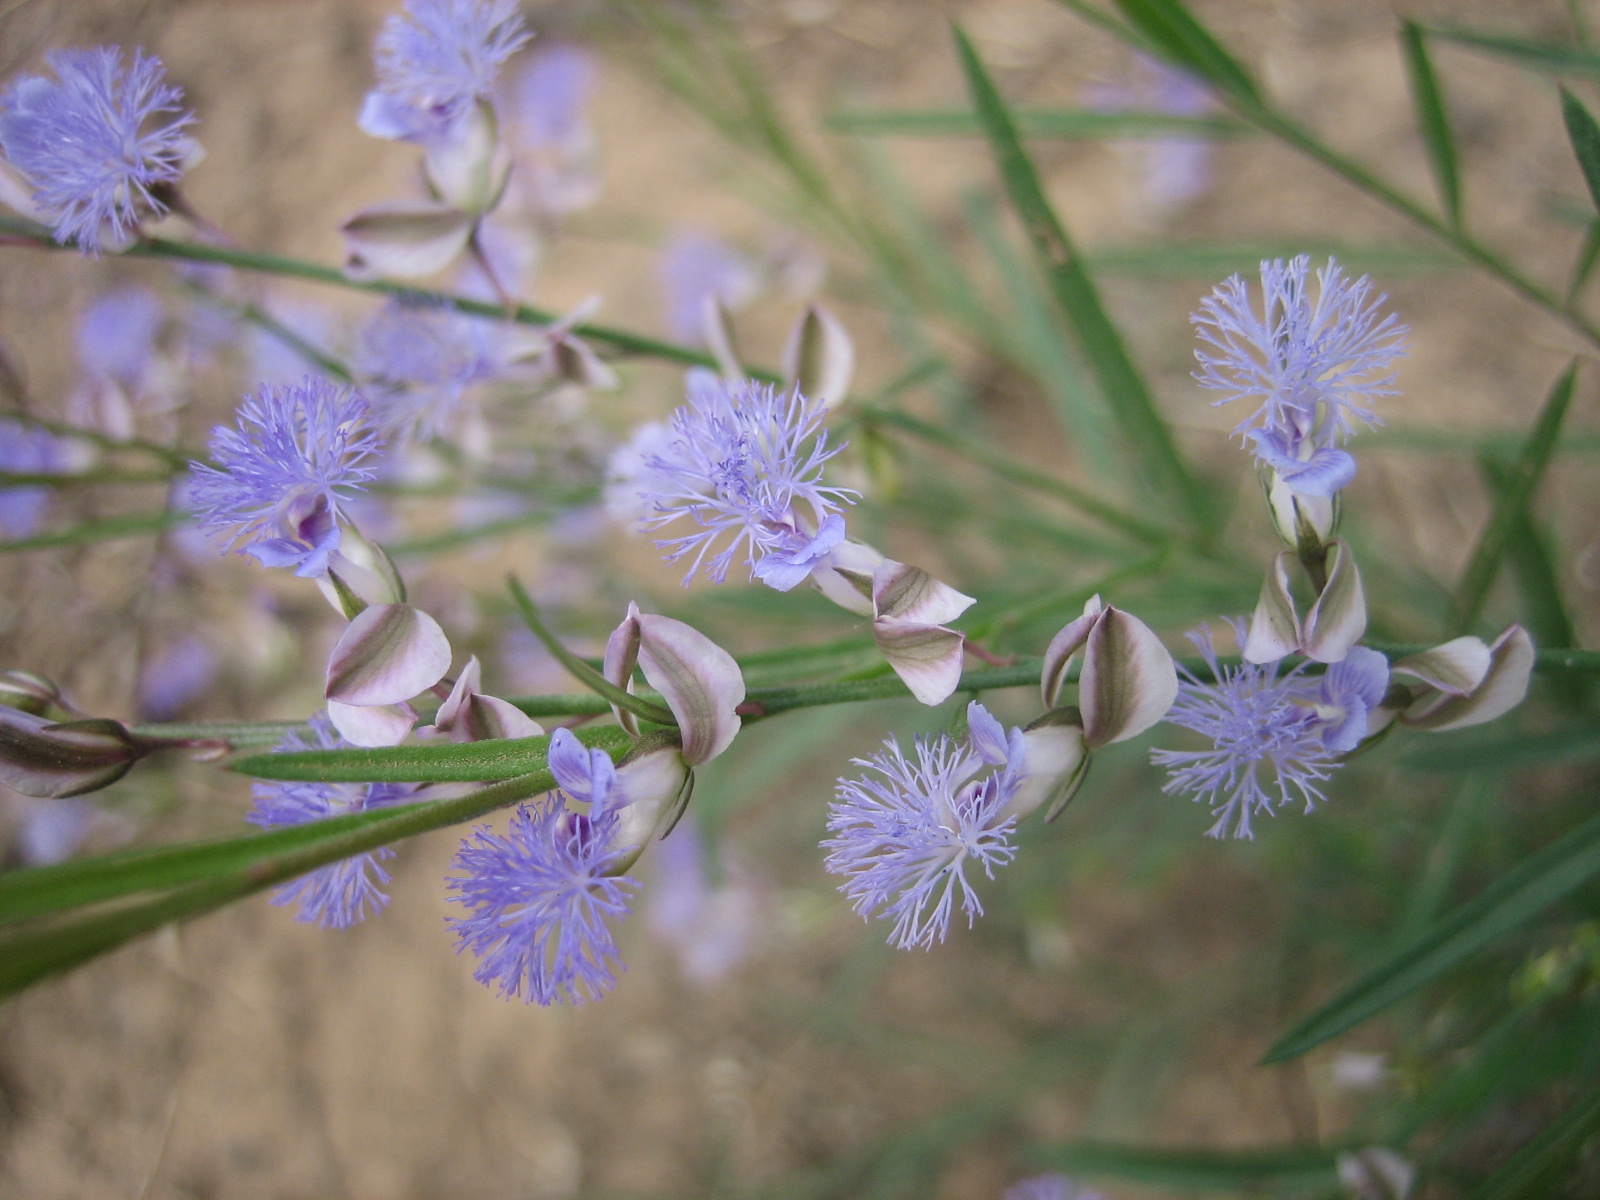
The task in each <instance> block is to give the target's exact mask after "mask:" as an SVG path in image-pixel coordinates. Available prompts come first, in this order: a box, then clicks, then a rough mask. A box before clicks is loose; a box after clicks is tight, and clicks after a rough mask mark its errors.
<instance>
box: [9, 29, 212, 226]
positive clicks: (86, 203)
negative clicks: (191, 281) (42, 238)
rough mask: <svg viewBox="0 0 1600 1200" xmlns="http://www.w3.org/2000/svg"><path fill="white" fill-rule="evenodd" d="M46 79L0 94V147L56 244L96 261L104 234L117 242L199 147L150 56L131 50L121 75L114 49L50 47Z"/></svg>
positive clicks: (153, 209) (28, 80)
mask: <svg viewBox="0 0 1600 1200" xmlns="http://www.w3.org/2000/svg"><path fill="white" fill-rule="evenodd" d="M45 61H47V62H48V63H49V64H50V66H51V68H52V69H53V70H54V71H55V73H56V78H55V79H49V78H46V77H45V76H42V75H26V76H24V77H23V78H21V79H18V80H17V81H16V82H14V83H13V84H12V85H11V86H10V87H9V88H8V89H6V92H5V95H4V96H3V97H0V149H3V151H4V153H5V157H6V160H7V161H8V162H10V164H11V165H12V166H13V167H15V168H16V169H17V170H18V171H20V172H21V173H22V174H23V175H24V176H25V177H26V178H27V181H28V182H29V183H30V184H31V185H32V187H33V201H34V203H35V204H36V205H38V207H39V208H40V209H41V210H42V212H43V213H44V215H45V216H46V218H47V219H48V220H50V221H51V222H52V223H53V224H54V228H55V236H56V240H57V241H58V242H61V243H63V244H66V243H69V242H71V243H76V244H77V246H78V247H79V249H81V250H82V251H83V252H84V253H86V254H92V255H98V254H99V253H100V241H101V235H102V233H103V232H106V231H109V234H110V238H111V240H112V242H114V243H122V242H126V241H127V240H128V238H129V237H131V236H132V234H133V233H134V232H135V230H136V229H137V227H138V224H139V221H140V219H141V218H142V217H144V216H145V215H147V214H154V215H156V216H161V215H164V214H165V213H166V211H167V203H166V201H165V199H164V198H163V196H162V194H161V192H162V189H163V188H164V187H169V186H170V185H172V184H175V183H177V182H178V180H179V179H180V178H181V177H182V175H183V172H184V168H185V167H186V166H187V165H188V164H189V163H190V162H192V161H193V160H194V159H195V158H196V157H197V155H198V153H199V146H198V145H197V144H196V143H195V142H194V140H193V139H192V138H189V137H187V136H185V135H184V133H183V130H184V129H185V128H187V127H188V126H189V125H190V124H191V123H192V122H193V121H194V114H193V113H191V112H185V111H183V110H182V108H181V107H180V102H181V101H182V99H183V93H182V92H181V91H179V89H178V88H176V87H173V86H171V85H170V84H168V83H166V82H165V79H166V70H165V68H163V67H162V65H161V62H160V60H159V59H157V58H155V57H154V56H152V55H149V54H146V53H145V52H144V51H143V50H135V51H134V52H133V59H132V61H131V62H130V63H129V64H128V66H127V69H126V70H124V68H123V63H122V51H121V50H120V49H118V48H117V47H115V46H95V47H93V48H91V49H87V50H58V51H56V52H55V53H53V54H50V55H47V56H46V60H45Z"/></svg>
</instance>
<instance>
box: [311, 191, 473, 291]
mask: <svg viewBox="0 0 1600 1200" xmlns="http://www.w3.org/2000/svg"><path fill="white" fill-rule="evenodd" d="M472 228H473V218H472V215H471V214H470V213H467V212H463V211H462V210H461V209H459V208H452V207H451V206H449V205H447V204H439V203H436V202H434V201H431V200H421V201H418V200H401V201H395V202H393V203H390V204H380V205H376V206H374V207H372V208H368V209H363V210H362V211H361V212H359V213H357V214H356V215H355V216H353V217H351V218H350V219H349V220H348V221H346V222H345V223H344V225H343V226H341V227H340V230H339V232H340V233H342V234H344V247H345V258H344V273H345V274H346V275H347V276H349V277H350V278H351V279H358V280H365V279H380V278H384V277H390V278H397V279H413V278H418V277H420V276H424V275H432V274H433V273H434V272H436V271H442V270H444V268H445V267H448V266H449V265H450V264H451V263H453V262H454V261H455V260H456V259H457V258H458V257H460V255H461V252H462V251H463V250H465V249H466V248H467V242H468V241H469V240H470V239H471V237H472Z"/></svg>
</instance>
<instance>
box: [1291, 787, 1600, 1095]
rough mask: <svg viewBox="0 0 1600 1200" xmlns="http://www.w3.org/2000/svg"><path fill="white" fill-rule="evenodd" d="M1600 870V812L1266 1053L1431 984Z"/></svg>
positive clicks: (1351, 1022)
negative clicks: (1599, 814) (1599, 815)
mask: <svg viewBox="0 0 1600 1200" xmlns="http://www.w3.org/2000/svg"><path fill="white" fill-rule="evenodd" d="M1596 874H1600V817H1593V818H1591V819H1590V820H1588V821H1587V822H1585V823H1584V824H1582V825H1580V826H1578V828H1576V829H1574V830H1573V831H1572V832H1570V833H1568V834H1567V835H1566V836H1565V837H1563V838H1561V839H1560V840H1559V841H1557V842H1554V843H1552V844H1551V845H1549V846H1546V847H1545V848H1544V849H1543V850H1541V851H1539V852H1538V853H1537V854H1534V855H1533V856H1532V857H1530V858H1527V859H1525V860H1524V861H1523V862H1522V863H1521V864H1519V865H1518V866H1516V867H1514V868H1513V869H1512V870H1511V871H1509V872H1507V873H1506V874H1505V875H1503V876H1501V877H1500V879H1498V880H1496V881H1495V882H1494V883H1493V884H1491V885H1490V886H1489V887H1488V888H1486V889H1484V891H1483V892H1481V893H1480V894H1479V895H1477V896H1476V897H1474V898H1473V899H1472V900H1469V901H1468V902H1467V903H1465V904H1463V905H1461V906H1460V907H1459V908H1457V909H1456V910H1455V911H1454V912H1452V913H1451V914H1449V915H1448V916H1446V917H1445V918H1444V919H1443V920H1442V921H1440V922H1439V923H1437V924H1436V925H1435V926H1434V927H1433V928H1432V929H1431V930H1429V931H1428V932H1427V933H1425V934H1424V935H1423V936H1422V937H1420V938H1418V939H1417V940H1416V941H1415V942H1413V943H1411V944H1410V945H1408V946H1406V947H1404V948H1403V949H1402V950H1400V951H1399V952H1398V953H1396V954H1393V955H1391V956H1390V957H1388V958H1387V959H1385V960H1384V961H1383V962H1381V963H1380V964H1378V966H1377V967H1375V968H1373V969H1372V970H1371V971H1369V972H1368V973H1367V974H1366V975H1364V976H1362V977H1361V978H1360V979H1358V980H1357V981H1356V982H1355V983H1353V984H1351V985H1350V986H1349V987H1348V988H1346V989H1345V990H1344V991H1342V992H1340V993H1339V994H1338V995H1337V996H1335V997H1334V998H1333V999H1332V1000H1331V1001H1329V1002H1328V1003H1327V1004H1325V1005H1323V1007H1321V1008H1319V1009H1318V1010H1317V1011H1316V1012H1314V1013H1312V1014H1311V1015H1310V1016H1308V1017H1307V1018H1306V1019H1305V1020H1303V1021H1301V1022H1300V1023H1299V1024H1298V1025H1296V1026H1295V1027H1294V1028H1293V1029H1291V1030H1290V1031H1289V1032H1288V1033H1286V1034H1285V1035H1284V1036H1283V1037H1282V1038H1280V1039H1279V1040H1278V1041H1277V1043H1275V1044H1274V1045H1273V1046H1272V1048H1271V1049H1270V1050H1268V1051H1267V1053H1266V1057H1265V1058H1264V1059H1263V1060H1262V1061H1263V1062H1267V1063H1275V1062H1285V1061H1287V1060H1288V1059H1291V1058H1298V1057H1299V1056H1300V1055H1302V1054H1304V1053H1305V1052H1306V1051H1308V1050H1310V1049H1312V1048H1313V1047H1316V1046H1320V1045H1321V1044H1322V1043H1323V1042H1326V1041H1328V1040H1329V1039H1330V1038H1334V1037H1337V1036H1338V1035H1339V1034H1341V1033H1344V1032H1345V1031H1346V1030H1348V1029H1352V1028H1354V1027H1355V1026H1356V1025H1359V1024H1360V1023H1361V1022H1363V1021H1365V1020H1366V1019H1367V1018H1368V1017H1371V1016H1374V1015H1375V1014H1377V1013H1379V1012H1382V1011H1383V1010H1384V1009H1386V1008H1388V1007H1390V1006H1391V1005H1393V1004H1396V1003H1398V1002H1399V1001H1401V1000H1403V999H1405V998H1406V997H1407V996H1409V995H1411V994H1412V993H1413V992H1416V991H1417V990H1419V989H1420V988H1423V987H1426V986H1427V985H1428V984H1429V983H1432V982H1433V981H1434V980H1435V979H1437V978H1438V977H1439V976H1441V975H1443V974H1444V973H1445V972H1446V971H1448V970H1450V969H1451V968H1453V967H1455V966H1458V965H1459V964H1461V963H1462V962H1465V961H1466V960H1467V959H1468V958H1470V957H1472V956H1473V955H1474V954H1476V953H1477V952H1478V951H1479V950H1482V949H1483V948H1484V947H1485V946H1488V945H1489V944H1490V943H1491V942H1493V941H1494V940H1495V939H1497V938H1499V937H1500V936H1502V935H1503V934H1506V933H1509V932H1510V931H1511V930H1513V929H1516V928H1517V927H1519V926H1521V925H1524V924H1526V923H1527V922H1528V921H1530V920H1532V919H1533V918H1534V917H1536V916H1538V915H1539V914H1540V913H1542V912H1543V911H1544V910H1545V909H1547V908H1549V907H1550V906H1551V905H1552V904H1554V903H1556V902H1557V901H1558V900H1561V899H1562V898H1563V897H1565V896H1567V895H1569V894H1570V893H1572V892H1573V891H1574V890H1576V889H1577V888H1579V887H1581V886H1582V885H1583V884H1585V883H1587V882H1588V881H1589V880H1590V879H1592V878H1593V877H1594V876H1595V875H1596Z"/></svg>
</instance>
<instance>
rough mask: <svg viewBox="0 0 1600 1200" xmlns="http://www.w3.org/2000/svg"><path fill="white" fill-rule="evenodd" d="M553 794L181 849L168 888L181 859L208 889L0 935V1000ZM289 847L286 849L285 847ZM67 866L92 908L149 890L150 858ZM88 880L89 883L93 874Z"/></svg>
mask: <svg viewBox="0 0 1600 1200" xmlns="http://www.w3.org/2000/svg"><path fill="white" fill-rule="evenodd" d="M553 787H555V778H554V776H552V775H551V774H550V773H549V772H548V771H539V772H536V773H533V774H529V775H524V776H521V777H519V778H516V779H508V780H505V781H503V782H501V783H496V784H493V785H491V786H490V787H486V788H481V789H479V790H478V791H475V792H472V793H470V794H469V795H466V796H460V797H456V798H454V799H450V800H435V801H431V802H428V803H423V804H409V805H404V806H398V807H395V808H391V809H386V810H382V811H381V812H375V813H370V814H368V813H360V814H352V815H353V816H360V817H370V818H371V819H370V820H367V821H365V822H362V823H361V824H360V825H359V826H355V824H354V822H352V820H351V817H350V816H345V817H333V818H329V819H327V820H324V821H315V822H311V823H309V824H307V825H304V826H299V827H297V828H296V829H293V830H277V831H273V832H270V833H259V834H252V835H249V836H248V837H243V838H234V839H227V840H225V841H223V842H211V843H197V844H195V845H192V846H188V847H181V846H175V847H167V848H166V851H165V853H166V854H167V855H168V857H167V860H166V863H165V866H166V868H167V870H168V872H169V875H168V878H175V879H179V880H180V881H181V880H183V879H194V878H195V877H196V876H197V875H198V874H199V873H200V872H199V869H198V868H194V867H190V866H186V865H185V862H184V859H183V857H182V854H183V852H185V851H188V852H190V853H192V854H194V855H196V856H199V857H204V858H206V859H208V860H209V865H210V867H212V868H213V869H217V870H220V873H219V874H217V875H215V877H213V878H210V879H203V878H202V879H201V880H200V881H198V882H190V883H186V884H183V885H182V886H178V887H177V888H176V889H175V890H172V891H169V892H168V893H167V894H166V895H162V896H155V897H152V898H150V899H148V900H144V901H140V902H138V903H136V904H133V905H131V906H127V907H122V908H115V909H112V910H110V911H104V910H98V911H90V912H87V913H69V914H68V915H65V916H62V917H58V918H47V919H44V920H33V921H28V922H27V923H25V924H21V925H17V926H14V927H13V928H11V929H9V930H8V931H7V932H5V933H4V934H0V996H3V995H10V994H12V993H14V992H18V991H20V990H22V989H23V988H24V987H27V986H28V985H30V984H32V983H35V982H37V981H39V980H40V979H43V978H45V977H47V976H49V975H52V974H56V973H58V972H60V971H64V970H67V969H68V968H70V967H74V966H77V965H79V964H80V963H83V962H86V961H88V960H89V959H91V958H93V957H95V956H96V955H99V954H103V953H105V952H106V951H108V950H113V949H115V948H116V947H118V946H120V945H122V944H123V943H125V942H127V941H129V940H131V939H132V938H135V937H137V936H139V935H141V934H144V933H149V932H151V931H152V930H155V929H158V928H160V927H161V926H162V925H165V924H167V923H169V922H171V921H177V920H186V919H188V918H190V917H196V916H200V915H201V914H203V913H207V912H211V911H213V910H214V909H217V908H220V907H222V906H223V905H225V904H229V903H232V902H233V901H235V900H241V899H243V898H244V897H246V896H249V895H251V894H253V893H255V892H258V891H261V890H263V889H265V888H269V887H271V886H273V885H274V884H277V883H283V882H284V881H286V880H289V879H293V878H294V877H296V876H297V875H303V874H305V873H306V872H307V871H312V870H315V869H316V868H317V867H322V866H326V865H327V864H329V863H332V862H337V861H338V860H340V859H342V858H349V857H350V856H351V855H354V854H361V853H365V852H366V851H369V850H375V849H377V848H378V847H379V846H384V845H388V844H390V843H391V842H397V841H401V840H403V839H404V838H408V837H413V836H415V835H417V834H419V833H428V832H431V831H432V830H435V829H442V828H444V827H446V826H449V825H457V824H460V823H461V822H463V821H470V820H473V819H474V818H476V817H481V816H483V815H485V814H487V813H490V812H493V811H494V810H495V809H498V808H505V807H507V806H509V805H512V804H515V803H517V802H518V801H521V800H525V799H527V798H528V797H529V796H535V795H538V794H539V793H540V792H547V791H549V790H550V789H551V788H553ZM285 834H297V835H299V838H298V839H288V838H285V836H284V835H285ZM291 841H292V845H289V843H290V842H291ZM155 853H159V852H151V854H155ZM72 865H73V866H74V867H76V868H79V871H78V873H77V875H76V876H73V877H69V878H70V879H71V881H72V883H73V886H75V887H76V888H77V889H78V893H79V894H80V895H81V894H83V893H84V891H86V890H94V891H97V893H98V894H97V899H110V898H114V897H123V896H132V895H136V894H138V893H141V892H145V891H149V890H152V886H151V884H150V882H149V881H150V878H151V872H152V868H151V864H150V856H149V855H145V856H140V855H119V856H112V857H110V858H104V859H89V860H85V861H84V862H81V863H76V864H72ZM52 870H54V869H53V868H36V869H35V870H32V871H19V872H16V873H15V874H14V875H11V876H7V877H6V879H7V886H8V888H9V889H10V890H11V892H12V895H13V898H14V897H15V896H17V895H22V896H26V895H28V893H30V892H31V891H32V890H33V889H34V888H35V887H38V888H40V890H45V889H47V888H48V887H49V886H51V885H50V882H49V880H48V879H46V880H45V881H44V883H41V882H40V880H41V875H44V874H46V873H48V872H50V871H52ZM96 870H98V876H96V875H95V874H94V872H95V871H96ZM55 879H56V886H57V887H60V888H63V889H65V886H66V885H65V884H64V883H63V882H62V877H61V876H60V875H57V876H56V877H55ZM157 886H160V885H157ZM57 895H58V897H59V896H60V895H62V892H59V891H58V893H57ZM19 903H26V901H21V902H19Z"/></svg>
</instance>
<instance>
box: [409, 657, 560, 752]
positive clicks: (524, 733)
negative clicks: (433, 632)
mask: <svg viewBox="0 0 1600 1200" xmlns="http://www.w3.org/2000/svg"><path fill="white" fill-rule="evenodd" d="M481 674H482V668H481V667H480V666H479V665H478V656H477V655H476V654H474V655H473V656H472V657H471V658H469V659H468V660H467V665H466V666H465V667H463V668H462V669H461V674H460V675H459V676H457V678H456V682H455V686H454V687H453V688H451V689H450V694H449V695H448V696H447V697H445V701H444V703H443V704H441V705H440V706H439V711H438V712H437V713H436V714H435V715H434V718H433V727H434V729H435V730H436V731H438V732H439V733H448V734H449V735H450V740H451V741H453V742H483V741H490V740H492V739H496V738H525V737H538V736H539V735H540V734H542V733H543V732H544V727H543V726H541V725H540V724H539V722H537V721H535V720H534V719H533V718H532V717H530V716H528V714H527V713H525V712H523V711H522V710H521V709H520V708H518V707H517V706H516V705H514V704H512V703H511V702H510V701H507V700H502V699H500V698H499V697H498V696H486V695H484V694H483V693H482V692H480V691H479V690H478V684H479V680H480V677H481Z"/></svg>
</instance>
